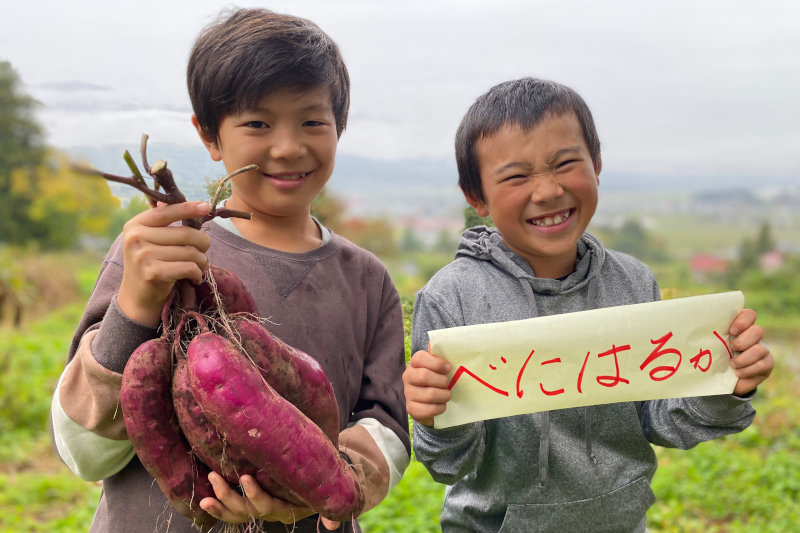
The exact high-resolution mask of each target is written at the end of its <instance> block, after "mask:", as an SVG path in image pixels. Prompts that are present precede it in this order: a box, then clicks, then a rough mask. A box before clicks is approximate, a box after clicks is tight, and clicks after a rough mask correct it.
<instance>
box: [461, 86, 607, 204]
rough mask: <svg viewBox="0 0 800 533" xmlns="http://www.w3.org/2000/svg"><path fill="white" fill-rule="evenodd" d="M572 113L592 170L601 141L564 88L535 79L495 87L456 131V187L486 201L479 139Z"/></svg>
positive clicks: (580, 101)
mask: <svg viewBox="0 0 800 533" xmlns="http://www.w3.org/2000/svg"><path fill="white" fill-rule="evenodd" d="M570 112H573V113H575V116H577V117H578V122H579V123H580V125H581V129H582V131H583V139H584V141H585V142H586V146H587V147H588V148H589V155H590V157H591V158H592V162H593V163H594V166H595V168H597V166H598V164H599V163H600V139H599V138H598V137H597V130H596V129H595V127H594V120H593V119H592V113H591V111H589V107H588V106H587V105H586V102H584V101H583V99H582V98H581V97H580V96H579V95H578V93H576V92H575V91H573V90H572V89H570V88H569V87H566V86H564V85H561V84H559V83H556V82H553V81H547V80H539V79H535V78H522V79H519V80H513V81H507V82H504V83H500V84H498V85H495V86H494V87H492V88H491V89H489V91H487V92H486V93H485V94H483V95H482V96H480V97H478V99H477V100H475V103H473V104H472V106H471V107H470V108H469V110H468V111H467V113H466V115H464V118H463V119H462V120H461V124H460V125H459V127H458V131H457V132H456V164H457V165H458V185H459V187H461V190H462V191H463V192H464V194H466V195H469V196H471V197H473V198H476V199H478V200H481V201H485V198H484V196H483V188H482V187H481V175H480V166H479V165H480V162H479V161H478V155H477V153H476V147H475V145H476V144H477V142H478V140H480V139H481V138H485V137H488V136H491V135H493V134H495V133H497V132H498V131H499V130H500V129H501V128H502V127H504V126H506V125H517V126H519V127H521V128H522V130H523V131H530V130H531V129H533V128H534V127H535V126H537V125H538V124H539V123H540V122H541V121H542V120H544V119H546V118H549V117H552V116H560V115H563V114H565V113H570Z"/></svg>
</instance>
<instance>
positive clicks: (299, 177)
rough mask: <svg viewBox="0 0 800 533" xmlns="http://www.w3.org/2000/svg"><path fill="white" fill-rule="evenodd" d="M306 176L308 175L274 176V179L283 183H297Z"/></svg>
mask: <svg viewBox="0 0 800 533" xmlns="http://www.w3.org/2000/svg"><path fill="white" fill-rule="evenodd" d="M307 175H308V173H307V172H305V173H303V174H292V175H290V176H274V177H275V178H278V179H279V180H284V181H297V180H299V179H302V178H304V177H306V176H307Z"/></svg>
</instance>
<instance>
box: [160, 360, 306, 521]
mask: <svg viewBox="0 0 800 533" xmlns="http://www.w3.org/2000/svg"><path fill="white" fill-rule="evenodd" d="M172 402H173V405H174V407H175V414H176V415H177V417H178V421H179V423H180V427H181V430H182V431H183V434H184V436H185V437H186V440H187V441H188V443H189V445H190V446H191V448H192V452H194V454H195V455H197V457H198V459H200V460H201V461H202V462H203V463H204V464H206V465H207V466H208V467H209V468H211V470H214V471H215V472H217V473H218V474H220V475H221V476H222V477H223V478H225V480H226V481H228V482H229V483H238V482H239V478H240V477H242V476H243V475H245V474H248V475H251V476H253V477H254V478H255V479H256V481H258V484H259V485H260V486H261V488H263V489H264V490H265V491H267V492H268V493H269V494H271V495H272V496H275V497H276V498H280V499H282V500H286V501H288V502H289V503H292V504H294V505H300V506H305V505H306V504H305V502H303V501H302V500H301V499H300V498H299V497H298V496H297V495H296V494H293V493H292V492H291V491H290V490H288V489H286V488H284V487H282V486H281V485H280V484H279V483H278V482H277V481H275V480H274V479H273V478H272V476H270V475H269V473H268V472H265V471H263V470H259V469H258V468H257V467H256V466H255V465H254V464H253V463H251V462H250V461H248V460H247V459H245V458H244V457H243V456H242V454H241V453H240V452H238V451H237V450H233V449H231V447H230V446H228V445H227V443H226V442H225V439H224V438H223V437H222V435H220V434H219V432H218V431H217V428H216V427H215V426H214V425H213V424H212V423H211V422H210V421H209V420H208V418H207V417H206V415H205V414H204V413H203V410H202V409H201V408H200V406H199V405H198V404H197V400H195V398H194V395H193V394H192V391H191V388H190V387H189V374H188V368H187V366H186V358H185V357H184V358H181V359H180V360H179V361H178V364H177V366H176V368H175V373H174V374H173V376H172Z"/></svg>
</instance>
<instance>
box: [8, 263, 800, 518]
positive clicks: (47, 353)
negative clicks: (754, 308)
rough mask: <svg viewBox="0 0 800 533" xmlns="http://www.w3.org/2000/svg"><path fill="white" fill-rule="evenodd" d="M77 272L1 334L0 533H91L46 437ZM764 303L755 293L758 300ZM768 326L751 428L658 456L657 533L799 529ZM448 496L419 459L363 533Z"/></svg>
mask: <svg viewBox="0 0 800 533" xmlns="http://www.w3.org/2000/svg"><path fill="white" fill-rule="evenodd" d="M80 272H81V275H80V278H81V282H82V285H83V290H84V293H83V295H82V296H81V299H80V301H78V302H77V303H73V304H69V305H66V306H64V307H61V308H60V309H58V310H56V311H54V312H52V313H50V314H49V315H44V316H41V317H40V318H39V319H37V320H34V321H29V322H28V323H27V324H26V325H25V326H24V327H23V329H21V330H12V329H10V328H9V327H6V326H3V329H2V331H0V399H2V402H0V532H9V533H10V532H14V533H17V532H70V533H72V532H84V531H87V529H88V524H89V523H90V522H91V517H92V513H93V510H94V506H95V504H96V502H97V499H98V497H99V493H100V487H99V486H98V485H97V484H95V483H87V482H84V481H81V480H79V479H77V478H75V477H74V476H73V475H72V474H71V473H70V472H69V471H68V470H67V469H66V467H64V466H63V465H62V464H61V462H60V460H59V459H58V458H57V456H56V455H55V453H54V451H53V448H52V445H51V442H50V437H49V432H48V427H47V414H48V410H49V403H50V395H51V393H52V390H53V388H54V386H55V383H56V380H57V378H58V375H59V373H60V372H61V370H62V369H63V365H64V361H65V357H66V353H67V347H68V344H69V341H70V338H71V335H72V331H73V329H74V328H75V325H76V323H77V321H78V319H79V316H80V313H81V312H82V306H83V302H85V298H86V294H87V291H88V288H89V287H90V286H91V282H92V280H93V275H94V272H93V271H92V269H91V268H88V269H84V270H81V271H80ZM408 285H409V286H412V285H414V283H413V282H409V283H408ZM697 290H698V289H697V288H695V289H692V291H697ZM750 294H751V293H748V292H747V291H746V295H748V296H749V295H750ZM674 295H677V296H680V295H683V293H682V291H677V290H676V294H674ZM768 297H770V294H769V293H766V294H763V295H762V294H753V299H754V301H759V298H760V299H762V300H764V299H766V298H768ZM760 317H761V318H760V322H761V323H763V324H764V325H765V326H766V327H767V329H768V331H767V339H768V345H769V346H770V348H771V350H772V352H773V353H774V355H775V358H776V361H777V363H776V369H775V372H774V373H773V376H772V378H770V380H769V381H768V382H767V383H766V384H765V385H764V386H762V387H761V389H760V391H759V394H758V396H757V398H756V400H755V406H756V408H757V410H758V415H757V417H756V419H755V422H754V424H753V426H752V427H751V428H749V429H748V430H746V431H745V432H743V433H741V434H738V435H733V436H729V437H726V438H724V439H720V440H717V441H713V442H709V443H704V444H701V445H700V446H698V447H696V448H695V449H693V450H689V451H676V450H663V449H660V450H658V451H657V453H658V456H659V460H660V464H661V468H660V469H659V471H658V473H657V474H656V478H655V481H654V483H653V486H654V490H655V492H656V495H657V498H658V501H657V502H656V504H655V505H654V506H653V508H652V509H651V511H650V514H649V529H650V531H651V532H701V531H702V532H750V531H759V532H786V531H796V530H800V504H799V503H798V502H799V501H800V402H799V401H798V399H800V377H798V376H799V375H800V356H799V355H798V353H799V352H800V334H798V332H800V328H797V326H796V325H797V324H798V320H800V313H797V312H796V311H794V310H792V311H791V312H789V313H786V314H785V315H784V316H775V315H770V314H767V315H760ZM762 319H763V320H762ZM443 493H444V489H443V487H442V486H440V485H438V484H436V483H434V482H433V481H432V480H431V479H430V477H429V475H428V474H427V472H426V471H425V469H424V468H423V467H422V466H421V465H420V464H419V463H417V462H415V461H412V463H411V466H410V467H409V469H408V470H407V472H406V475H405V477H404V478H403V480H402V481H401V482H400V484H399V485H398V486H397V487H396V488H395V489H394V491H393V492H392V493H391V494H390V495H389V497H388V498H387V499H386V500H385V501H384V502H383V503H382V504H381V505H380V506H378V507H377V508H375V509H373V510H371V511H369V512H367V513H366V514H365V515H364V516H363V518H362V524H363V527H364V530H365V531H366V532H368V533H376V532H401V531H414V532H426V531H438V530H439V528H438V518H437V517H438V513H439V509H440V506H441V502H442V498H443Z"/></svg>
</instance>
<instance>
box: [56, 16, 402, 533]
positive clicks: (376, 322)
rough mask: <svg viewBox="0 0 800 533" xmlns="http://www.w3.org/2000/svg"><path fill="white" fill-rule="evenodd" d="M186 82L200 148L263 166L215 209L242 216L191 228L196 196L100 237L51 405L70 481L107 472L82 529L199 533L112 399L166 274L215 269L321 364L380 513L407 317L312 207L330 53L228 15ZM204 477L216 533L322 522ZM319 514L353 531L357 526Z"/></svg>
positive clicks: (327, 153)
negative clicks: (101, 249)
mask: <svg viewBox="0 0 800 533" xmlns="http://www.w3.org/2000/svg"><path fill="white" fill-rule="evenodd" d="M187 81H188V87H189V93H190V95H191V101H192V105H193V109H194V115H193V117H192V122H193V124H194V125H195V127H196V129H197V131H198V133H199V135H200V137H201V139H202V141H203V143H204V145H205V146H206V148H207V149H208V152H209V154H210V156H211V158H212V159H214V160H215V161H223V163H224V165H225V167H226V168H227V169H228V171H229V172H231V171H233V170H237V169H239V168H241V167H244V166H247V165H250V164H253V163H255V164H257V165H258V169H256V170H250V171H248V172H246V173H243V174H239V175H237V176H236V177H234V178H233V183H232V194H231V197H230V198H229V199H228V200H227V203H226V207H228V208H230V209H234V210H239V211H246V212H249V213H252V218H251V219H249V220H244V219H235V220H233V219H224V220H222V219H214V220H212V221H210V222H207V223H206V224H204V226H203V227H202V229H201V230H194V229H191V228H188V227H185V226H181V225H180V224H177V223H178V222H179V221H180V220H182V219H186V218H192V217H197V216H202V215H205V214H207V213H208V212H209V210H210V206H209V205H208V204H207V203H203V202H186V203H182V204H174V205H159V206H158V207H156V208H153V209H149V210H147V211H145V212H143V213H141V214H139V215H138V216H136V217H134V218H133V219H131V220H130V221H129V222H128V223H127V224H126V225H125V228H124V230H123V233H122V235H121V237H120V238H118V239H117V241H116V242H115V243H114V244H113V245H112V247H111V250H110V251H109V253H108V256H107V257H106V260H105V261H104V263H103V266H102V269H101V272H100V275H99V278H98V280H97V284H96V286H95V288H94V291H93V293H92V296H91V298H90V300H89V302H88V305H87V308H86V311H85V313H84V316H83V318H82V320H81V322H80V324H79V326H78V329H77V332H76V333H75V337H74V339H73V343H72V347H71V349H70V353H69V358H68V363H67V367H66V369H65V370H64V373H63V374H62V376H61V378H60V380H59V383H58V386H57V388H56V391H55V394H54V398H53V405H52V419H53V427H54V438H55V441H56V445H57V448H58V450H59V453H60V455H61V456H62V458H63V459H64V460H65V462H66V463H67V465H68V466H69V467H70V468H71V469H72V471H73V472H75V473H76V474H77V475H78V476H79V477H81V478H83V479H87V480H103V493H102V496H101V499H100V502H99V504H98V508H97V511H96V514H95V518H94V522H93V524H92V528H91V531H93V532H101V531H109V532H111V531H113V532H117V531H153V530H164V531H166V530H169V531H170V532H171V533H180V532H189V531H193V528H192V526H191V524H190V522H189V521H188V520H186V519H184V518H183V517H182V516H181V515H179V514H178V513H177V512H171V510H170V509H169V505H168V504H167V502H166V501H165V499H164V496H163V495H162V493H161V492H160V490H159V488H158V486H157V485H156V484H155V483H154V480H153V478H152V477H151V476H150V475H149V474H148V473H147V472H146V471H145V469H144V468H143V467H142V465H141V463H140V462H139V461H138V459H137V458H136V455H135V452H134V450H133V448H132V445H131V443H130V441H129V440H128V439H127V435H126V432H125V427H124V423H123V420H122V416H121V413H120V412H119V408H118V403H119V391H120V383H121V374H122V371H123V369H124V367H125V363H126V362H127V359H128V357H129V356H130V354H131V352H132V351H133V350H134V349H135V348H136V347H137V346H138V345H139V344H141V343H142V342H144V341H146V340H148V339H151V338H154V337H156V336H157V335H158V334H159V324H160V310H161V308H162V307H163V305H164V303H165V300H166V298H167V295H168V293H169V292H170V290H171V289H172V287H173V285H174V283H175V282H176V281H177V280H180V279H190V280H193V281H194V282H200V281H201V279H202V276H203V272H204V271H206V270H207V268H208V265H209V264H210V263H213V264H215V265H219V266H221V267H223V268H227V269H229V270H231V271H233V272H235V273H236V274H238V275H239V276H240V277H241V278H243V280H244V282H245V283H246V285H247V286H248V288H249V290H250V292H251V293H252V294H253V296H254V298H255V300H256V303H257V305H258V309H259V314H260V315H261V316H263V317H267V318H269V320H270V324H269V329H270V330H271V331H272V332H273V333H274V334H275V335H276V336H278V337H279V338H281V339H282V340H283V341H284V342H286V343H288V344H289V345H292V346H294V347H296V348H298V349H300V350H302V351H304V352H306V353H308V354H309V355H311V356H312V357H314V358H316V359H317V360H318V361H319V363H320V365H321V366H322V367H323V368H324V370H325V372H326V374H327V375H328V378H329V379H330V381H331V383H332V385H333V388H334V392H335V395H336V399H337V402H338V405H339V415H340V420H339V424H340V428H341V433H340V437H339V444H340V449H341V451H342V453H344V454H345V455H346V457H347V459H348V460H349V461H350V462H351V463H352V465H353V468H354V470H355V471H356V472H357V474H358V476H359V477H360V481H361V483H362V485H363V486H364V488H365V495H366V505H365V508H364V510H366V509H369V508H371V507H374V506H375V505H377V504H378V503H379V502H380V501H381V500H382V499H383V498H384V497H385V496H386V494H387V493H388V491H389V490H390V489H391V488H392V487H393V486H394V485H395V484H396V483H397V482H398V481H399V479H400V477H401V476H402V473H403V471H404V469H405V467H406V466H407V464H408V462H409V450H410V442H409V435H408V418H407V414H406V411H405V406H404V399H403V391H402V383H401V379H400V377H401V374H402V372H403V369H404V367H405V358H404V343H403V327H402V311H401V303H400V299H399V296H398V294H397V291H396V289H395V287H394V284H393V283H392V280H391V279H390V277H389V274H388V272H387V271H386V269H385V267H384V266H383V265H382V264H381V262H380V261H379V260H378V259H377V258H376V257H375V256H374V255H372V254H371V253H369V252H367V251H365V250H363V249H361V248H358V247H357V246H355V245H354V244H352V243H350V242H349V241H347V240H346V239H344V238H342V237H340V236H338V235H336V234H334V233H333V232H331V231H330V230H329V229H328V228H326V227H324V226H323V225H322V224H321V223H320V222H319V221H317V220H316V219H315V218H314V217H312V216H311V214H310V206H311V203H312V201H313V200H314V198H315V197H316V196H317V194H318V193H319V192H320V191H321V190H322V188H323V186H324V185H325V184H326V183H327V181H328V179H329V178H330V176H331V173H332V171H333V165H334V158H335V154H336V147H337V143H338V139H339V136H340V135H341V133H342V131H343V130H344V128H345V125H346V123H347V112H348V107H349V78H348V74H347V70H346V68H345V65H344V63H343V61H342V58H341V55H340V53H339V49H338V47H337V46H336V44H335V43H334V42H333V41H332V40H331V39H330V38H329V37H328V36H327V35H326V34H325V33H324V32H322V30H320V29H319V28H318V27H317V26H316V25H314V24H313V23H312V22H310V21H308V20H305V19H301V18H297V17H292V16H288V15H281V14H277V13H273V12H270V11H267V10H262V9H244V10H238V11H235V12H233V13H230V14H227V15H226V16H224V17H222V18H220V20H219V21H217V22H216V23H214V24H212V25H211V26H209V27H208V28H206V29H205V30H204V31H203V32H202V33H201V34H200V36H199V38H198V40H197V42H196V43H195V46H194V48H193V50H192V52H191V56H190V59H189V63H188V72H187ZM320 475H321V476H324V475H325V473H324V472H321V473H320ZM209 479H210V481H211V483H212V485H213V488H214V491H215V494H216V498H205V499H203V500H202V501H201V502H200V506H201V507H202V508H203V509H204V510H206V511H207V512H208V513H210V514H211V515H213V516H214V517H216V518H218V519H219V520H221V522H219V523H218V525H217V526H216V528H217V530H222V528H223V527H224V526H225V525H230V523H248V524H247V527H249V529H248V531H280V532H285V531H286V530H287V526H286V525H285V524H293V525H291V526H288V527H290V528H292V531H297V532H303V531H317V528H318V519H319V517H317V516H309V515H311V514H312V512H311V510H309V509H303V508H296V507H294V508H293V507H292V506H291V505H289V504H288V503H287V502H285V501H282V500H278V499H276V498H272V497H271V496H270V495H269V494H267V493H266V492H264V491H263V490H262V489H261V487H259V486H258V484H257V483H256V482H255V480H254V479H253V478H252V477H251V476H242V478H241V480H240V482H241V487H242V489H243V494H240V493H239V492H237V491H236V490H234V489H233V488H232V487H231V486H230V485H229V484H228V483H226V482H225V481H224V480H223V479H222V477H221V476H219V475H217V474H215V473H212V474H210V475H209ZM306 517H307V518H306ZM253 519H258V521H256V522H254V521H253ZM226 523H228V524H226ZM322 523H323V524H324V525H325V526H326V527H327V528H329V529H331V528H339V529H341V530H344V529H347V530H352V529H353V527H355V529H356V530H358V527H357V522H354V523H353V524H339V523H336V522H331V521H328V520H326V519H325V518H324V517H322Z"/></svg>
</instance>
